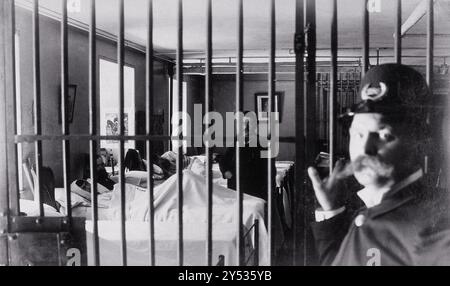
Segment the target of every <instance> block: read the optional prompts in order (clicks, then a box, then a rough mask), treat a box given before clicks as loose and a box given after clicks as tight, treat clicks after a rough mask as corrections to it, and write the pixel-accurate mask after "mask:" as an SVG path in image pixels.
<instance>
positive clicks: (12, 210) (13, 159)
mask: <svg viewBox="0 0 450 286" xmlns="http://www.w3.org/2000/svg"><path fill="white" fill-rule="evenodd" d="M4 5H5V8H4V9H5V11H7V14H6V17H5V28H6V30H5V35H4V36H5V39H8V40H9V41H10V44H7V45H5V52H6V56H7V57H9V58H10V59H11V63H10V64H8V65H6V66H5V71H6V74H5V77H6V83H7V84H6V94H7V95H8V94H9V95H10V96H6V108H7V110H8V112H7V113H6V116H7V118H6V119H7V121H6V122H7V132H8V133H7V137H8V141H7V148H8V149H7V157H8V158H7V160H8V190H9V200H10V201H9V214H10V215H19V213H20V203H19V202H20V193H19V187H18V186H19V181H18V174H17V172H18V170H19V168H18V162H17V157H18V156H17V155H18V152H17V148H18V146H17V145H16V144H15V143H14V140H13V138H14V135H15V134H16V131H17V130H18V126H17V117H16V116H17V112H16V111H17V108H16V66H15V63H16V61H15V53H16V50H15V49H16V47H15V30H16V29H15V22H16V20H15V7H14V1H12V0H7V1H5V2H4ZM19 146H20V145H19Z"/></svg>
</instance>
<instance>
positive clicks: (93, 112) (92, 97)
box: [89, 0, 100, 266]
mask: <svg viewBox="0 0 450 286" xmlns="http://www.w3.org/2000/svg"><path fill="white" fill-rule="evenodd" d="M95 1H96V0H91V2H90V4H91V5H90V6H91V7H90V11H89V18H90V25H89V135H91V136H94V135H97V77H96V75H97V55H96V54H97V42H96V29H97V28H96V26H97V23H96V6H95ZM96 154H97V141H95V140H90V141H89V167H90V171H91V182H92V188H91V203H92V207H91V211H92V239H93V243H92V244H93V253H94V265H95V266H99V265H100V248H99V239H98V203H97V172H96V170H97V157H96Z"/></svg>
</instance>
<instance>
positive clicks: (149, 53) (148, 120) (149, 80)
mask: <svg viewBox="0 0 450 286" xmlns="http://www.w3.org/2000/svg"><path fill="white" fill-rule="evenodd" d="M153 55H154V50H153V0H148V2H147V50H146V73H147V77H146V94H145V102H146V105H145V109H146V110H145V116H146V117H145V126H146V129H147V130H146V131H147V136H149V137H150V136H151V135H152V133H153V129H152V115H153V96H154V93H153V91H154V87H153V83H154V72H153V67H154V63H153ZM152 145H153V144H152V141H151V140H149V139H148V140H146V152H147V182H148V185H147V192H148V204H149V206H148V208H149V230H150V233H149V251H150V261H149V262H150V266H154V265H155V205H154V203H153V201H154V193H153V189H154V181H153V156H152V153H153V148H152V147H153V146H152Z"/></svg>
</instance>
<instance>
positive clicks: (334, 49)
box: [328, 0, 338, 175]
mask: <svg viewBox="0 0 450 286" xmlns="http://www.w3.org/2000/svg"><path fill="white" fill-rule="evenodd" d="M331 9H332V12H331V15H332V16H331V71H330V92H329V99H328V105H329V109H328V110H329V112H330V113H329V116H328V120H329V123H330V126H329V130H328V132H329V140H330V141H329V142H330V143H329V145H330V151H329V152H330V165H329V168H330V175H331V172H332V170H333V167H334V163H335V162H336V157H335V154H336V120H337V112H336V94H337V92H336V87H337V86H336V84H337V68H338V21H337V0H333V2H332V8H331Z"/></svg>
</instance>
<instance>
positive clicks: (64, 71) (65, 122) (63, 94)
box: [61, 0, 72, 222]
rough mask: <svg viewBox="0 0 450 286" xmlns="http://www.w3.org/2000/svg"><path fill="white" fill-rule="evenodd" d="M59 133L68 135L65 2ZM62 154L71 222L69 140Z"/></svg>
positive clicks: (63, 6) (64, 142)
mask: <svg viewBox="0 0 450 286" xmlns="http://www.w3.org/2000/svg"><path fill="white" fill-rule="evenodd" d="M61 4H62V7H61V15H62V16H61V132H62V135H69V133H70V131H69V123H68V119H67V112H66V111H67V108H66V106H67V100H66V99H67V94H68V82H69V53H68V26H67V0H62V1H61ZM62 153H63V182H64V189H65V191H66V215H67V217H68V218H69V222H71V218H72V202H71V201H72V200H71V195H70V177H69V176H70V145H69V140H63V141H62Z"/></svg>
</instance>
